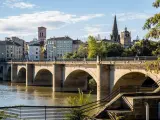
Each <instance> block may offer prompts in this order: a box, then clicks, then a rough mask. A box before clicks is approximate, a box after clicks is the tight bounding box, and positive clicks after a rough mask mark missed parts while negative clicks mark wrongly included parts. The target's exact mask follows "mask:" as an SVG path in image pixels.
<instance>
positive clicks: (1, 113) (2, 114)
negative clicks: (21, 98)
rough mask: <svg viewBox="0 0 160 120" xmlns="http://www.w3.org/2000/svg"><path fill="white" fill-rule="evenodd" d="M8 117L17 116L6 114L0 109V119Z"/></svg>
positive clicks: (15, 116) (4, 119) (3, 119)
mask: <svg viewBox="0 0 160 120" xmlns="http://www.w3.org/2000/svg"><path fill="white" fill-rule="evenodd" d="M9 118H17V115H8V114H7V113H5V112H4V111H0V120H6V119H9Z"/></svg>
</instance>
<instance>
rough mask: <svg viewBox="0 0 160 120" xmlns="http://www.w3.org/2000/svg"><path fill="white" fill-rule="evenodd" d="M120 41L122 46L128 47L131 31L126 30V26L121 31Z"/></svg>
mask: <svg viewBox="0 0 160 120" xmlns="http://www.w3.org/2000/svg"><path fill="white" fill-rule="evenodd" d="M120 42H121V44H122V45H123V46H124V47H129V46H130V45H131V32H129V31H128V30H127V27H125V30H124V31H123V32H121V39H120Z"/></svg>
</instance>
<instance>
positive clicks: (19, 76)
mask: <svg viewBox="0 0 160 120" xmlns="http://www.w3.org/2000/svg"><path fill="white" fill-rule="evenodd" d="M17 82H20V83H25V82H26V68H24V67H22V68H21V69H19V71H18V74H17Z"/></svg>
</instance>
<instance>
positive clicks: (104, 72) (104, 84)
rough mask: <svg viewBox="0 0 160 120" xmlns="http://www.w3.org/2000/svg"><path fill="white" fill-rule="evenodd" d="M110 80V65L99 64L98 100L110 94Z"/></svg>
mask: <svg viewBox="0 0 160 120" xmlns="http://www.w3.org/2000/svg"><path fill="white" fill-rule="evenodd" d="M109 81H110V72H109V66H104V65H101V64H97V100H100V99H103V98H105V97H107V96H108V95H109V93H110V88H109Z"/></svg>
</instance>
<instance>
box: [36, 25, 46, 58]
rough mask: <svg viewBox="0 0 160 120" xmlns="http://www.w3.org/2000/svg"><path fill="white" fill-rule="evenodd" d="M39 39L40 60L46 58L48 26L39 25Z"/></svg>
mask: <svg viewBox="0 0 160 120" xmlns="http://www.w3.org/2000/svg"><path fill="white" fill-rule="evenodd" d="M38 40H39V43H40V60H44V54H45V41H46V28H45V27H38Z"/></svg>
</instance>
